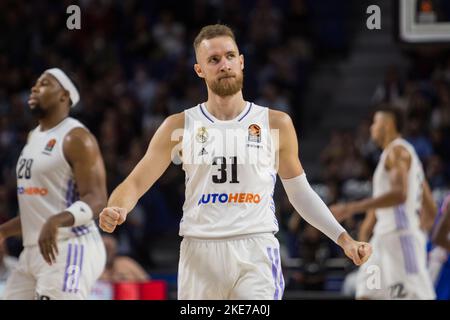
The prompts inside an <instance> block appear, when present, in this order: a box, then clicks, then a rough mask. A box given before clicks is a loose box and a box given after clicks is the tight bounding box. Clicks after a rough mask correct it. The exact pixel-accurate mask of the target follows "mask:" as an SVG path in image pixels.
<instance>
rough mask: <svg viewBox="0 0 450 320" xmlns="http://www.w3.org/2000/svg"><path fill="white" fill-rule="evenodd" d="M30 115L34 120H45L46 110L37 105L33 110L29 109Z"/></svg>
mask: <svg viewBox="0 0 450 320" xmlns="http://www.w3.org/2000/svg"><path fill="white" fill-rule="evenodd" d="M30 111H31V114H32V115H33V117H35V118H36V119H42V118H45V116H46V115H47V110H44V109H42V107H41V105H40V104H39V103H38V104H36V105H35V106H34V108H30Z"/></svg>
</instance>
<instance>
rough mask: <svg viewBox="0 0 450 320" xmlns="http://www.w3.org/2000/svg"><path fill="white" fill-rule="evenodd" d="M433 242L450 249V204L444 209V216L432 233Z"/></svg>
mask: <svg viewBox="0 0 450 320" xmlns="http://www.w3.org/2000/svg"><path fill="white" fill-rule="evenodd" d="M432 240H433V243H435V244H436V245H438V246H441V247H443V248H445V249H447V251H450V205H447V207H446V208H444V209H443V211H442V217H441V219H440V220H439V222H438V224H437V225H436V228H435V231H434V232H433V235H432Z"/></svg>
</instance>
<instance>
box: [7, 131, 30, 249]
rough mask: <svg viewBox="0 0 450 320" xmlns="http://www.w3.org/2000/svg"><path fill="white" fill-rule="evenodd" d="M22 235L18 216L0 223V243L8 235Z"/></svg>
mask: <svg viewBox="0 0 450 320" xmlns="http://www.w3.org/2000/svg"><path fill="white" fill-rule="evenodd" d="M30 134H31V132H28V136H27V143H28V139H29V138H30ZM21 235H22V224H21V222H20V216H17V217H14V218H12V219H11V220H8V221H7V222H5V223H3V224H2V225H0V243H2V242H3V241H5V240H6V239H7V238H9V237H18V236H21Z"/></svg>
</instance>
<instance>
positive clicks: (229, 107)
mask: <svg viewBox="0 0 450 320" xmlns="http://www.w3.org/2000/svg"><path fill="white" fill-rule="evenodd" d="M245 105H246V102H245V100H244V98H243V97H242V91H239V92H238V93H236V94H235V95H232V96H227V97H220V96H218V95H215V94H209V95H208V101H206V108H207V109H208V112H209V113H210V114H212V115H213V116H214V117H215V118H216V119H219V120H225V121H226V120H231V119H234V118H236V117H237V116H238V115H239V114H240V113H241V112H242V110H244V108H245Z"/></svg>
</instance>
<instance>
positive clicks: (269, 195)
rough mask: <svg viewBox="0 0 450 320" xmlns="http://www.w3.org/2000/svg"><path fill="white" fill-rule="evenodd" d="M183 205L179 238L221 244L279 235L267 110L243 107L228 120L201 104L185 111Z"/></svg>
mask: <svg viewBox="0 0 450 320" xmlns="http://www.w3.org/2000/svg"><path fill="white" fill-rule="evenodd" d="M184 114H185V124H184V125H185V127H184V128H185V130H184V134H183V151H182V160H183V170H184V171H185V174H186V179H185V183H186V199H185V202H184V205H183V218H182V220H181V223H180V235H181V236H191V237H198V238H223V237H231V236H236V235H243V234H251V233H260V232H272V233H276V232H277V231H278V222H277V219H276V217H275V204H274V201H273V192H274V187H275V183H276V174H277V172H276V167H275V150H274V149H275V148H274V144H273V141H272V137H271V134H270V126H269V109H268V108H265V107H261V106H258V105H255V104H254V103H249V102H247V105H246V107H245V108H244V110H243V111H242V112H241V113H240V114H239V115H238V116H237V117H236V118H235V119H233V120H227V121H222V120H218V119H216V118H215V117H214V116H213V115H211V114H210V113H209V112H208V110H207V109H206V107H205V104H200V105H197V106H196V107H193V108H190V109H188V110H185V112H184Z"/></svg>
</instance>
